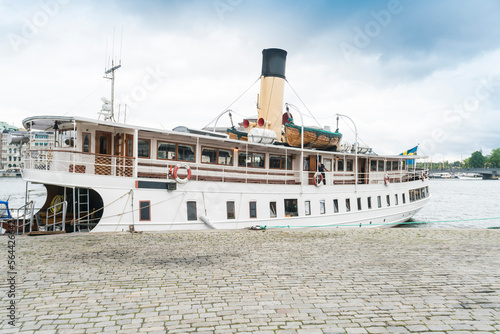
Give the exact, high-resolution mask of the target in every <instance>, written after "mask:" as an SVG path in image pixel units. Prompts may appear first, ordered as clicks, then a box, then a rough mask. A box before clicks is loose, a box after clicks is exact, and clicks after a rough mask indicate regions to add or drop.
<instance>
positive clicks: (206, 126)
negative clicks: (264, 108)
mask: <svg viewBox="0 0 500 334" xmlns="http://www.w3.org/2000/svg"><path fill="white" fill-rule="evenodd" d="M259 80H260V76H259V77H258V78H257V80H255V81H254V82H253V83H252V84H251V85H250V87H248V88H247V89H246V90H245V91H244V92H243V93H242V94H241V95H240V96H238V98H236V100H234V101H233V102H231V104H230V105H228V106H227V107H226V108H225V109H224V110H223V111H222V112H221V113H220V114H218V115H217V117H215V118H214V119H212V120H211V121H210V122H209V123H208V124H207V125H205V126H204V127H203V128H208V126H209V125H210V124H212V123H213V122H214V121H215V120H216V119H217V118H218V117H220V116H221V115H222V114H223V113H225V112H226V111H227V110H228V109H229V108H231V106H232V105H233V104H235V103H236V102H237V101H238V100H239V99H241V97H242V96H243V95H245V94H246V93H247V92H248V91H249V90H250V89H251V88H252V87H253V86H254V85H255V84H256V83H257V82H258V81H259Z"/></svg>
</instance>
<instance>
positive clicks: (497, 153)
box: [488, 148, 500, 168]
mask: <svg viewBox="0 0 500 334" xmlns="http://www.w3.org/2000/svg"><path fill="white" fill-rule="evenodd" d="M488 164H489V165H490V167H493V168H499V167H500V148H497V149H496V150H493V152H491V156H490V158H489V159H488Z"/></svg>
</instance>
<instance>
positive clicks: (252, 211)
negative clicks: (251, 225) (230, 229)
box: [250, 202, 257, 218]
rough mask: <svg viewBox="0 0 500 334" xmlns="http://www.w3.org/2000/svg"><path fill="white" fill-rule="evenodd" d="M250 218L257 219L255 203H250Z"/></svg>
mask: <svg viewBox="0 0 500 334" xmlns="http://www.w3.org/2000/svg"><path fill="white" fill-rule="evenodd" d="M250 218H257V202H250Z"/></svg>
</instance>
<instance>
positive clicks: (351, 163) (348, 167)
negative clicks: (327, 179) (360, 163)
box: [346, 160, 353, 172]
mask: <svg viewBox="0 0 500 334" xmlns="http://www.w3.org/2000/svg"><path fill="white" fill-rule="evenodd" d="M352 165H353V161H352V160H347V164H346V167H347V168H346V172H352V171H353V166H352Z"/></svg>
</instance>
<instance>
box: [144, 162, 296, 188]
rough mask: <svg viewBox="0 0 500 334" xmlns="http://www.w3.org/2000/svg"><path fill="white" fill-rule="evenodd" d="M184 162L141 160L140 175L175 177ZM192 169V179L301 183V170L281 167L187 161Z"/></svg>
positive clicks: (182, 174) (179, 172)
mask: <svg viewBox="0 0 500 334" xmlns="http://www.w3.org/2000/svg"><path fill="white" fill-rule="evenodd" d="M181 163H182V162H178V161H173V162H172V161H154V163H153V162H145V161H142V162H139V167H138V176H139V177H148V178H161V179H174V171H175V167H176V166H178V165H180V164H181ZM185 164H186V165H188V166H189V168H190V169H191V180H196V181H218V182H240V183H264V184H275V183H276V184H299V183H300V172H298V171H292V170H281V169H264V168H251V167H234V166H226V165H215V164H196V163H185ZM186 175H187V173H186V170H185V169H184V168H179V170H178V176H179V177H180V178H184V177H186Z"/></svg>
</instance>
